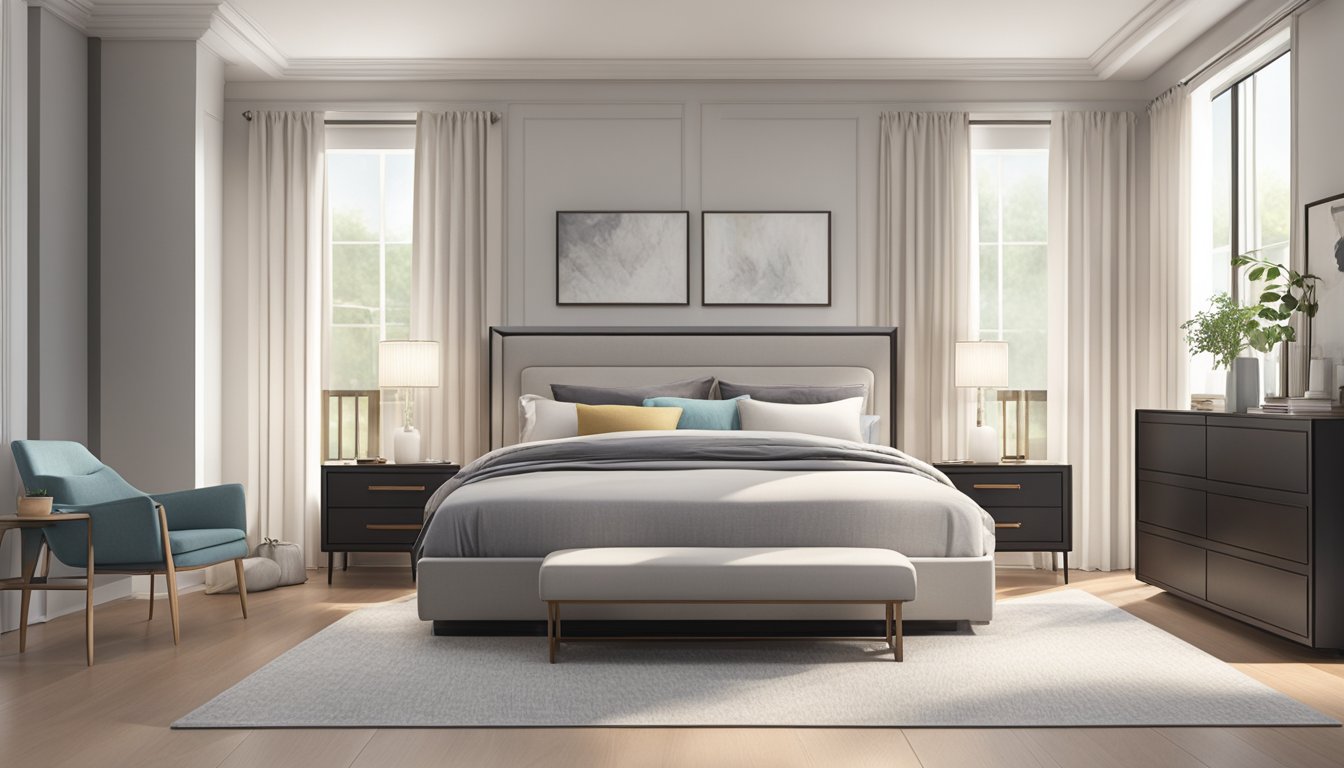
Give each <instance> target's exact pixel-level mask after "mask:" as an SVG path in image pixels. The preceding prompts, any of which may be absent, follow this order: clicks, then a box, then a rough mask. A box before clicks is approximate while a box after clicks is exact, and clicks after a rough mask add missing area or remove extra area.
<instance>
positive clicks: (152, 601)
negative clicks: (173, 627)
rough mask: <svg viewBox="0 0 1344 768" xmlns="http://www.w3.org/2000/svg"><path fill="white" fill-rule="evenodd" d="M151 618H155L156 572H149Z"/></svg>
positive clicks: (151, 619)
mask: <svg viewBox="0 0 1344 768" xmlns="http://www.w3.org/2000/svg"><path fill="white" fill-rule="evenodd" d="M149 620H150V621H153V620H154V574H152V573H151V574H149Z"/></svg>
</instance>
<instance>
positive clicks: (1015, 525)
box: [994, 523, 1022, 528]
mask: <svg viewBox="0 0 1344 768" xmlns="http://www.w3.org/2000/svg"><path fill="white" fill-rule="evenodd" d="M994 527H995V528H1021V527H1022V524H1021V523H995V524H994Z"/></svg>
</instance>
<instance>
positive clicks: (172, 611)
mask: <svg viewBox="0 0 1344 768" xmlns="http://www.w3.org/2000/svg"><path fill="white" fill-rule="evenodd" d="M159 530H160V531H162V532H163V562H164V565H166V566H167V567H166V568H165V570H166V571H167V574H166V577H165V580H166V581H167V582H168V617H169V618H170V619H172V622H173V645H177V644H178V643H179V642H181V640H182V633H181V631H180V630H179V629H178V621H177V568H176V567H175V566H174V565H173V545H172V541H171V540H170V539H169V538H168V515H167V514H166V513H165V512H164V511H163V505H162V504H160V505H159Z"/></svg>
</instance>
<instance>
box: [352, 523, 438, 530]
mask: <svg viewBox="0 0 1344 768" xmlns="http://www.w3.org/2000/svg"><path fill="white" fill-rule="evenodd" d="M364 527H365V528H368V529H369V530H370V531H418V530H420V529H421V528H423V527H424V526H423V525H421V524H420V523H404V524H400V523H399V524H393V523H370V524H368V525H366V526H364Z"/></svg>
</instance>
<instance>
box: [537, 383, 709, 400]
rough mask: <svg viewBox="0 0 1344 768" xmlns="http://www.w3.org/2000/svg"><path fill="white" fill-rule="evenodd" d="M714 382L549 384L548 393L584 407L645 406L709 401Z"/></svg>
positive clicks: (557, 398)
mask: <svg viewBox="0 0 1344 768" xmlns="http://www.w3.org/2000/svg"><path fill="white" fill-rule="evenodd" d="M713 388H714V379H713V378H712V377H709V376H706V377H704V378H702V379H686V380H685V381H673V382H669V383H667V384H649V385H647V386H643V387H590V386H588V385H586V384H552V385H551V394H553V395H555V399H556V400H558V401H559V402H562V403H583V404H584V405H639V406H642V405H644V401H645V400H647V399H649V398H651V397H685V398H689V399H691V400H708V399H709V393H710V390H712V389H713Z"/></svg>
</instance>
